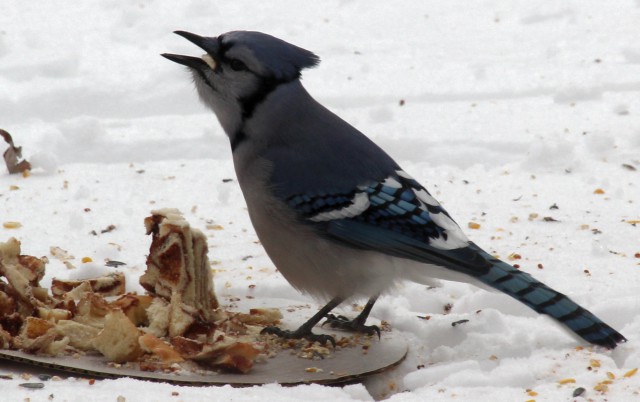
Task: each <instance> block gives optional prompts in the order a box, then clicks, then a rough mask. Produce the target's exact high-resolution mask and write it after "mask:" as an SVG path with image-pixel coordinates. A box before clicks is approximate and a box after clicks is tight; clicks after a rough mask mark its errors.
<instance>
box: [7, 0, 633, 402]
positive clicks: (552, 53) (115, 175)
mask: <svg viewBox="0 0 640 402" xmlns="http://www.w3.org/2000/svg"><path fill="white" fill-rule="evenodd" d="M638 26H640V1H637V0H636V1H622V0H621V1H618V2H615V4H613V3H611V4H609V3H607V4H606V5H605V4H604V3H602V2H599V1H584V0H583V1H578V0H572V1H565V2H555V1H549V0H547V1H543V2H535V3H532V2H526V1H517V2H514V1H493V0H484V1H477V2H467V1H463V0H451V1H446V2H399V1H387V2H384V3H383V4H382V3H379V4H376V5H375V6H373V5H372V4H371V3H370V2H364V1H362V2H358V1H351V2H345V1H329V2H313V3H311V2H310V3H305V4H304V6H301V5H300V3H299V2H296V1H275V2H268V3H260V5H257V4H256V3H254V2H248V1H234V2H212V1H203V0H191V1H187V2H181V3H177V2H170V1H160V0H156V1H151V0H146V1H136V2H124V1H119V0H110V1H85V2H81V3H77V4H74V5H73V6H70V5H69V4H67V3H64V2H62V1H50V2H24V1H17V0H4V1H3V3H2V7H1V8H0V127H1V128H3V129H5V130H7V131H9V132H10V133H11V134H13V136H14V140H15V142H16V144H17V145H19V146H23V150H24V154H25V156H26V158H27V159H29V160H30V161H31V162H32V163H33V164H34V166H35V167H36V169H35V170H34V171H33V174H32V175H31V176H30V177H28V178H23V177H22V176H20V175H9V174H8V173H6V171H4V172H3V173H0V202H2V209H1V210H0V222H6V221H17V222H20V223H21V224H22V227H21V228H19V229H7V228H2V227H0V241H6V239H8V238H9V237H11V236H15V237H16V238H18V239H19V240H20V241H21V242H22V245H23V252H24V253H26V254H30V255H36V256H48V257H49V259H50V261H51V262H50V264H49V265H48V267H47V270H48V271H47V272H48V276H47V278H48V280H50V279H51V277H54V276H56V277H68V278H77V277H87V276H91V275H94V274H97V273H100V272H104V271H111V270H113V268H106V267H104V263H103V261H104V260H105V259H113V260H118V261H123V262H126V264H127V265H125V266H123V267H120V268H119V269H120V270H121V271H123V272H125V274H126V275H127V277H128V283H129V285H128V286H129V289H130V290H136V289H138V290H139V286H138V285H137V277H138V276H139V275H140V274H141V273H142V272H143V271H144V268H145V265H144V263H145V256H146V252H147V251H148V245H149V239H148V238H147V237H146V236H145V235H144V226H143V223H142V221H143V218H144V217H145V216H148V214H149V212H150V211H151V210H152V209H156V208H162V207H175V208H179V209H180V210H181V211H183V212H184V213H185V214H186V218H187V219H188V220H189V221H190V222H191V224H192V225H193V226H195V227H198V228H200V229H202V230H203V231H205V233H207V235H208V236H209V244H210V258H211V260H212V261H214V263H215V268H216V269H217V274H216V276H215V285H216V291H217V292H218V293H219V294H220V295H236V296H238V297H245V296H248V295H250V296H254V297H256V298H263V297H279V298H287V299H291V300H300V301H305V302H308V301H310V299H309V298H308V297H307V296H305V295H301V294H299V293H298V292H297V291H295V289H293V288H292V287H291V286H289V285H288V284H287V283H286V281H285V280H284V279H283V278H282V277H281V276H279V274H278V273H277V272H276V271H275V269H274V267H273V265H272V263H271V262H270V261H269V260H268V258H267V257H266V255H265V253H264V251H263V250H262V249H261V247H260V246H259V244H257V243H256V241H257V237H256V235H255V232H254V231H253V229H252V227H251V224H250V222H249V219H248V216H247V213H246V210H245V207H244V201H243V198H242V195H241V193H240V190H239V188H238V185H237V182H235V181H234V180H232V181H226V180H225V181H223V179H233V178H234V171H233V166H232V161H231V153H230V148H229V145H228V141H227V139H226V137H225V135H224V133H223V132H222V130H221V128H220V127H219V125H218V123H217V121H216V119H215V117H214V116H213V115H212V114H211V113H210V112H209V111H207V110H205V109H204V107H203V106H202V105H200V104H199V102H198V100H197V96H196V94H195V91H194V89H193V85H192V83H191V80H190V78H189V76H188V74H187V73H186V72H185V71H184V69H183V68H180V67H179V66H177V65H175V64H174V63H171V62H168V61H167V60H165V59H163V58H162V57H160V56H159V54H160V53H163V52H171V53H182V54H188V55H194V56H198V55H199V54H200V51H199V49H197V48H194V46H193V45H191V44H190V43H188V41H185V40H184V39H182V38H180V37H178V36H176V35H173V34H172V33H171V32H172V31H174V30H177V29H181V30H186V31H191V32H195V33H199V34H204V35H211V36H214V35H217V34H219V33H223V32H226V31H229V30H234V29H252V30H259V31H264V32H268V33H270V34H272V35H275V36H278V37H281V38H283V39H285V40H288V41H290V42H292V43H295V44H296V45H299V46H302V47H304V48H307V49H310V50H312V51H314V52H315V53H317V54H318V55H319V56H320V57H321V58H322V60H323V61H322V63H321V65H320V66H319V67H318V68H316V69H314V70H309V71H306V72H305V73H304V81H303V82H304V85H305V86H306V88H307V89H308V90H309V91H310V93H312V94H313V95H314V96H315V97H316V98H317V99H318V100H319V101H320V102H322V103H323V104H325V105H326V106H327V107H329V108H330V109H331V110H333V111H334V112H336V113H337V114H339V115H340V116H342V117H343V118H344V119H346V120H347V121H349V122H350V123H352V124H354V125H355V126H356V127H358V128H359V129H361V130H362V131H363V132H365V133H366V134H367V135H368V136H370V137H371V138H372V139H373V140H374V141H376V142H378V143H379V144H380V145H381V146H382V147H383V148H385V149H386V150H387V151H388V152H389V153H390V154H391V155H392V156H393V157H394V158H395V159H396V160H397V161H398V162H399V163H400V164H401V166H402V167H403V169H404V170H405V171H406V172H407V173H409V174H410V175H411V176H413V177H415V178H416V179H418V180H419V181H420V182H421V183H423V184H424V185H426V186H427V187H428V188H429V190H430V192H431V194H432V195H433V196H434V197H436V198H437V199H438V200H439V201H440V202H441V203H442V205H443V206H444V207H445V208H447V210H448V211H449V213H451V215H452V216H453V217H454V219H456V221H457V222H458V223H459V224H460V225H461V226H462V227H463V229H464V231H465V232H466V234H467V235H468V236H469V238H470V239H472V240H473V241H475V242H476V243H477V244H479V245H481V246H483V247H485V248H486V249H487V250H488V251H490V252H491V253H494V254H497V255H499V256H501V257H502V258H508V256H510V255H512V253H517V254H518V255H520V256H521V258H520V259H518V260H514V261H511V262H512V263H517V264H519V265H520V266H521V268H522V269H523V270H525V271H527V272H530V273H532V274H533V275H534V276H536V277H537V278H538V279H540V280H542V281H543V282H545V283H547V284H549V285H551V286H552V287H554V288H556V289H557V290H559V291H562V292H564V293H566V294H568V295H569V296H570V297H572V298H573V299H574V300H575V301H577V302H578V303H580V304H581V305H583V306H585V307H587V308H588V309H590V310H591V311H592V312H594V313H595V314H597V315H598V316H599V317H601V318H602V319H603V320H605V321H606V322H607V323H609V324H610V325H612V326H613V327H615V328H616V329H618V330H620V331H621V332H622V333H623V334H624V335H625V336H626V337H627V338H628V339H629V342H628V343H626V344H624V345H621V346H619V347H618V348H617V349H615V350H614V351H607V350H603V349H597V348H595V349H594V348H591V347H589V346H588V345H585V344H584V343H582V342H580V341H578V340H576V339H575V338H573V337H572V336H571V335H570V334H568V333H567V332H566V331H565V330H564V329H562V328H560V327H559V326H558V325H555V324H554V323H553V322H552V321H551V320H550V319H547V318H545V317H541V316H538V315H537V314H536V313H534V312H532V311H530V310H528V309H527V308H526V307H525V306H523V305H520V304H518V303H517V302H515V301H512V300H511V299H509V298H508V297H506V296H503V295H500V294H495V293H489V292H486V291H484V290H480V289H477V288H474V287H472V286H470V285H467V284H459V283H443V286H442V287H439V288H425V287H424V286H421V285H417V284H413V283H406V284H403V285H401V286H400V287H399V289H397V291H396V292H394V293H392V294H390V295H386V296H384V297H382V298H381V299H380V300H379V302H378V303H377V304H376V306H375V307H374V309H373V315H375V316H376V317H378V318H381V319H384V320H387V321H389V322H390V323H391V325H392V326H393V328H394V330H395V331H400V332H401V333H402V334H403V335H404V336H406V338H407V339H408V340H409V343H410V352H409V355H408V357H407V359H406V360H405V361H404V362H403V363H402V364H401V365H400V366H399V367H397V368H396V369H394V370H392V371H389V372H386V373H383V374H378V375H375V376H372V377H371V378H368V379H366V380H365V381H364V382H363V383H362V384H356V385H350V386H346V387H326V386H320V385H309V386H298V387H282V386H279V385H277V384H267V385H264V386H261V387H252V388H243V389H237V388H231V387H229V386H225V387H179V386H174V385H169V384H157V383H149V382H144V381H138V380H132V379H117V380H98V381H96V382H95V383H94V384H93V385H91V384H90V383H89V382H88V381H87V380H85V379H74V378H69V379H65V380H62V381H47V382H46V383H45V388H44V389H41V390H28V389H24V388H21V387H19V386H18V384H19V383H22V382H25V380H24V379H22V378H21V377H20V375H19V374H20V373H23V372H25V371H28V370H27V368H26V367H25V366H16V365H8V364H6V363H4V362H3V363H1V365H0V374H7V373H10V372H13V373H14V374H15V376H14V379H13V380H4V379H0V387H1V389H2V399H3V400H7V401H9V400H11V401H22V400H25V398H30V400H32V401H35V400H47V399H48V398H49V395H53V398H54V399H53V400H69V401H72V400H81V399H82V400H84V399H85V398H87V397H89V398H91V399H92V400H95V401H102V400H105V401H106V400H108V401H113V400H115V399H116V397H117V396H119V395H121V396H123V397H124V398H125V399H126V400H127V401H145V400H176V401H178V400H184V401H193V400H203V399H205V398H206V399H210V398H212V397H213V398H217V399H220V400H234V401H240V400H256V399H263V400H279V401H294V400H317V401H321V400H333V401H368V400H374V399H381V398H388V400H390V401H394V402H399V401H417V400H433V401H450V400H459V401H460V400H464V401H466V400H513V401H518V400H520V401H525V400H536V401H561V400H574V399H575V400H583V399H584V400H587V399H586V398H588V399H590V400H594V401H598V400H615V401H628V400H637V398H638V393H640V374H636V375H634V376H630V377H628V378H625V377H623V376H624V374H625V373H629V372H630V370H632V369H634V368H638V367H640V350H639V349H638V347H637V346H636V345H637V342H638V340H639V336H638V334H639V333H640V297H639V296H638V292H637V289H638V288H639V287H640V259H639V258H638V257H635V256H634V255H636V254H637V253H640V240H639V239H640V234H639V230H640V228H639V225H632V224H631V223H629V222H630V221H631V222H633V221H634V220H640V212H639V211H640V209H639V207H638V202H640V188H639V184H640V180H639V177H640V176H639V175H640V172H639V171H638V170H632V169H630V168H628V167H624V166H623V164H625V165H628V166H631V167H635V168H636V169H640V156H639V155H640V97H639V96H638V95H639V92H640V78H639V77H640V45H639V43H640V42H639V41H638ZM0 148H2V147H0ZM11 186H17V187H18V189H17V190H11V189H10V188H11ZM597 189H602V190H603V191H604V193H603V194H596V193H595V190H597ZM554 204H555V205H557V207H558V209H550V207H551V206H552V205H554ZM536 214H537V215H536ZM544 217H552V218H554V219H556V220H557V221H556V222H548V221H545V220H544V219H543V218H544ZM469 222H475V223H478V224H479V225H480V226H479V228H478V229H470V228H468V226H467V225H468V223H469ZM109 225H115V226H116V229H115V230H113V231H111V232H107V233H101V230H103V229H105V228H106V227H108V226H109ZM215 225H219V226H215ZM214 227H216V228H217V229H213V228H214ZM91 231H95V232H96V233H97V235H90V234H89V233H90V232H91ZM52 246H58V247H61V248H63V249H65V250H67V251H69V253H71V254H72V255H73V256H74V257H75V259H73V260H71V261H70V262H71V263H72V264H73V265H74V266H75V268H74V269H69V268H67V267H66V266H65V265H64V264H63V263H62V262H61V261H59V260H57V259H55V258H53V257H52V256H51V255H50V247H52ZM83 257H90V258H91V259H92V260H93V262H91V263H85V264H83V263H81V259H82V258H83ZM539 264H541V265H540V267H539ZM253 284H255V285H256V286H255V288H254V289H250V288H249V285H253ZM448 304H450V305H451V306H452V307H451V309H450V312H449V314H445V305H448ZM345 310H346V312H347V313H349V314H353V312H352V311H350V308H349V306H347V307H346V309H345ZM418 316H420V317H429V319H428V320H427V319H424V318H423V319H420V318H418ZM462 319H468V320H469V322H467V323H465V324H462V325H457V326H455V327H452V326H451V323H452V322H454V321H457V320H462ZM577 346H583V347H584V348H583V349H580V348H576V347H577ZM594 360H597V362H598V363H599V364H600V367H596V365H597V364H595V363H594ZM589 367H591V368H590V369H589ZM41 371H42V370H41V369H34V371H32V372H34V373H38V372H41ZM608 372H610V373H612V374H613V375H614V376H615V379H613V380H611V384H608V390H607V391H606V392H601V391H598V390H595V389H594V386H596V385H597V384H599V383H600V382H601V381H604V380H608V379H609V377H608V375H607V373H608ZM567 378H571V379H575V383H573V382H569V383H566V384H560V383H559V381H560V380H562V379H567ZM578 387H583V388H585V390H586V391H585V393H584V394H583V395H582V396H580V397H577V398H573V397H572V394H573V392H574V389H576V388H578ZM172 393H177V395H172Z"/></svg>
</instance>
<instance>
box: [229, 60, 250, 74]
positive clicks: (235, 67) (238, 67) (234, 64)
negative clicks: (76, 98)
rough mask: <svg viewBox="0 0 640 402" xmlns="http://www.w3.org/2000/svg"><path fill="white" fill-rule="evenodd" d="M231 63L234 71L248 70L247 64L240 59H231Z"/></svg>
mask: <svg viewBox="0 0 640 402" xmlns="http://www.w3.org/2000/svg"><path fill="white" fill-rule="evenodd" d="M229 65H230V66H231V69H232V70H233V71H246V70H248V68H247V65H246V64H244V63H243V62H242V61H240V60H238V59H231V61H229Z"/></svg>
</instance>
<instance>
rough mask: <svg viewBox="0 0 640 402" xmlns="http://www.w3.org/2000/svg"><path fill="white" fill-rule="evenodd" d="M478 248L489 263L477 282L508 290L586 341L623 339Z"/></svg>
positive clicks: (605, 343) (603, 342)
mask: <svg viewBox="0 0 640 402" xmlns="http://www.w3.org/2000/svg"><path fill="white" fill-rule="evenodd" d="M478 252H479V253H480V254H481V255H482V256H483V257H484V258H485V259H486V260H488V261H489V262H490V263H491V264H492V265H491V267H490V268H489V269H488V270H486V271H485V272H483V273H482V274H481V275H478V276H477V279H479V280H480V281H481V282H483V283H485V284H486V285H489V286H491V287H493V288H495V289H497V290H499V291H501V292H503V293H506V294H508V295H509V296H511V297H513V298H514V299H516V300H518V301H520V302H522V303H524V304H525V305H527V306H528V307H530V308H532V309H533V310H535V311H536V312H538V313H540V314H546V315H548V316H551V317H552V318H554V319H556V320H557V321H559V322H560V323H562V324H564V325H565V326H567V327H568V328H569V329H570V330H571V331H573V332H575V333H576V334H577V335H578V336H580V337H581V338H583V339H585V340H586V341H588V342H590V343H593V344H595V345H600V346H605V347H607V348H611V349H613V348H615V347H616V346H617V344H618V343H621V342H625V341H626V339H625V337H624V336H622V334H620V333H619V332H618V331H616V330H615V329H613V328H611V327H610V326H609V325H607V324H605V323H604V322H603V321H602V320H600V319H599V318H598V317H596V316H595V315H594V314H593V313H591V312H590V311H588V310H586V309H584V308H583V307H580V306H579V305H578V304H576V303H575V302H573V301H572V300H571V299H569V298H568V297H567V296H565V295H563V294H562V293H559V292H556V291H555V290H553V289H551V288H550V287H548V286H547V285H545V284H544V283H542V282H540V281H538V280H536V279H535V278H533V277H532V276H531V275H529V274H527V273H526V272H523V271H520V270H518V269H516V268H515V267H513V266H511V265H509V264H507V263H506V262H504V261H501V260H498V259H496V258H494V257H492V256H490V255H489V254H488V253H486V252H485V251H482V250H480V249H478Z"/></svg>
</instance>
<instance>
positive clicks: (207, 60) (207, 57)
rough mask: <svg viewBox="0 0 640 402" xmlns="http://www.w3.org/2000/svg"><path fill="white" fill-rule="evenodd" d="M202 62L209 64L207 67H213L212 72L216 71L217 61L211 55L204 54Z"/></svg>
mask: <svg viewBox="0 0 640 402" xmlns="http://www.w3.org/2000/svg"><path fill="white" fill-rule="evenodd" d="M202 60H204V62H205V63H207V65H208V66H209V67H211V69H212V70H215V69H216V61H215V60H214V59H213V57H211V55H209V54H203V55H202Z"/></svg>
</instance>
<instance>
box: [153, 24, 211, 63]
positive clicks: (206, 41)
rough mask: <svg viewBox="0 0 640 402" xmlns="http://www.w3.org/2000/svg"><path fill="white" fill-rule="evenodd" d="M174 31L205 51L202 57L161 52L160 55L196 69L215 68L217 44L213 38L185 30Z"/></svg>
mask: <svg viewBox="0 0 640 402" xmlns="http://www.w3.org/2000/svg"><path fill="white" fill-rule="evenodd" d="M174 33H175V34H177V35H180V36H182V37H183V38H185V39H187V40H188V41H189V42H191V43H193V44H194V45H196V46H198V47H200V48H201V49H202V50H204V51H205V52H207V53H206V54H204V55H202V57H192V56H184V55H181V54H171V53H163V54H162V57H164V58H166V59H169V60H171V61H173V62H175V63H178V64H182V65H183V66H187V67H191V68H195V69H197V70H203V69H205V68H207V67H209V68H211V69H212V70H216V67H217V65H218V63H217V62H216V60H215V55H216V53H217V51H218V46H219V44H218V41H217V40H216V39H215V38H207V37H203V36H200V35H196V34H193V33H191V32H185V31H175V32H174Z"/></svg>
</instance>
